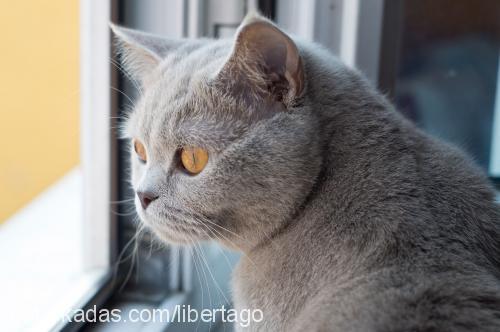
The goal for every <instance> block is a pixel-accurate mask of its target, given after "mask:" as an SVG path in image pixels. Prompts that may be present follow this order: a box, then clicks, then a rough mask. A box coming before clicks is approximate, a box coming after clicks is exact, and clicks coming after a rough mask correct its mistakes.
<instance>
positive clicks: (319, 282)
mask: <svg viewBox="0 0 500 332" xmlns="http://www.w3.org/2000/svg"><path fill="white" fill-rule="evenodd" d="M112 28H113V30H114V33H115V35H116V39H117V45H118V51H119V53H120V54H121V59H122V62H123V65H124V67H125V68H126V70H127V72H128V73H130V75H131V76H132V78H133V79H134V80H136V81H137V82H139V84H140V88H141V90H142V94H141V97H140V99H139V101H138V102H137V105H136V107H135V109H134V110H133V111H132V112H131V114H130V115H129V118H128V120H127V122H126V127H125V130H124V131H125V135H126V137H128V138H130V139H131V142H132V143H131V147H132V148H131V150H132V151H131V163H132V166H131V167H132V185H133V188H134V190H135V192H136V193H137V195H136V197H135V205H136V209H137V213H138V215H139V216H140V219H141V220H142V222H143V223H144V224H145V225H147V226H148V227H149V228H151V229H152V230H153V231H154V233H155V234H157V235H158V237H160V238H161V239H162V240H164V241H166V242H169V243H184V244H190V243H193V241H205V240H216V241H219V242H220V243H222V244H224V245H225V246H228V247H230V248H232V249H235V250H239V251H240V252H242V258H241V260H240V262H239V263H238V266H237V267H236V269H235V271H234V275H233V293H234V294H233V296H234V303H235V308H236V309H238V310H241V309H245V308H254V309H255V308H257V309H260V310H262V312H263V315H264V317H263V320H262V321H261V322H252V323H251V324H250V326H248V327H247V328H244V327H241V326H238V325H236V328H237V329H238V330H250V331H471V330H481V331H500V210H499V206H498V205H497V203H496V202H495V192H494V190H493V188H492V186H491V185H490V183H489V182H488V179H487V178H486V176H485V175H484V174H483V172H482V171H481V170H480V169H479V168H478V167H477V166H476V165H475V164H474V163H473V162H472V161H470V159H469V158H468V157H467V156H465V155H464V154H463V153H462V152H461V151H460V150H458V149H457V148H455V147H452V146H450V145H448V144H446V143H443V142H440V141H438V140H436V139H434V138H431V137H429V136H428V135H426V134H425V133H424V132H422V131H421V130H419V129H417V128H416V126H415V125H414V124H412V123H410V122H409V121H408V120H406V119H405V118H404V117H403V116H402V115H400V114H399V113H398V112H397V111H396V110H395V109H394V107H393V106H392V105H391V104H390V103H389V102H388V100H387V99H386V98H385V97H384V96H382V95H381V94H380V93H379V92H377V91H376V89H375V88H374V87H373V86H372V85H371V84H370V83H368V81H367V80H366V79H365V78H364V77H363V76H362V74H360V73H359V72H357V71H356V70H354V69H351V68H348V67H346V66H345V65H343V64H342V63H341V62H340V61H339V60H338V59H337V58H336V57H335V56H333V55H331V54H329V53H328V52H327V51H326V50H325V49H323V48H322V47H321V46H319V45H316V44H314V43H310V42H307V41H301V40H299V39H297V38H292V37H290V36H288V35H287V34H286V33H285V32H283V31H282V30H280V29H279V28H278V27H277V26H276V25H275V24H274V23H272V22H271V21H269V20H267V19H266V18H264V17H262V16H260V15H259V14H251V15H248V16H247V17H246V18H245V19H244V21H243V22H242V23H241V25H240V27H239V28H238V30H237V33H236V36H235V38H234V40H213V39H198V40H189V39H172V40H168V39H164V38H161V37H157V36H153V35H150V34H146V33H143V32H139V31H134V30H130V29H126V28H121V27H117V26H112Z"/></svg>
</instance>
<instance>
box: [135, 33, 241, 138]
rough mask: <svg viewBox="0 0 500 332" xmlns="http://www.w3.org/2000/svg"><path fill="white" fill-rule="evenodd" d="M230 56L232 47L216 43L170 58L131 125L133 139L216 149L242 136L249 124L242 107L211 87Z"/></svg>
mask: <svg viewBox="0 0 500 332" xmlns="http://www.w3.org/2000/svg"><path fill="white" fill-rule="evenodd" d="M229 52H230V44H228V43H224V42H212V43H206V44H202V45H199V47H197V48H195V47H192V48H188V49H185V50H184V52H180V53H179V54H173V55H171V56H168V57H167V58H165V60H164V61H163V63H162V64H161V66H160V68H159V70H158V72H157V75H158V77H156V78H155V81H154V82H153V83H152V84H151V86H149V87H148V89H147V90H146V91H145V92H144V95H143V96H142V97H141V99H140V101H139V103H138V104H137V106H136V108H135V110H134V112H133V114H132V116H131V118H130V120H129V121H130V123H129V134H130V136H133V137H140V138H141V139H143V140H146V141H151V142H154V141H158V140H161V141H168V142H172V143H174V142H175V143H176V144H188V143H190V144H196V142H197V141H198V142H205V143H206V144H212V145H216V143H217V142H222V143H223V141H227V140H229V139H231V138H232V137H236V136H238V135H240V134H241V132H242V131H243V128H244V127H246V126H247V123H245V121H243V119H240V117H239V116H237V114H235V113H236V112H238V105H237V103H236V102H235V101H234V100H232V99H231V98H230V97H229V96H227V95H223V94H221V93H220V91H218V90H217V88H216V87H214V86H213V85H212V84H211V81H212V80H213V79H214V78H215V75H216V74H217V72H218V71H219V70H220V68H221V66H222V65H223V64H224V62H225V60H226V58H227V56H228V54H229Z"/></svg>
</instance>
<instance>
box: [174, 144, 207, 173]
mask: <svg viewBox="0 0 500 332" xmlns="http://www.w3.org/2000/svg"><path fill="white" fill-rule="evenodd" d="M181 163H182V166H183V167H184V169H185V170H186V171H187V172H188V173H189V174H192V175H196V174H198V173H200V172H201V171H202V170H203V169H204V168H205V166H206V165H207V163H208V152H207V150H205V149H202V148H183V149H181Z"/></svg>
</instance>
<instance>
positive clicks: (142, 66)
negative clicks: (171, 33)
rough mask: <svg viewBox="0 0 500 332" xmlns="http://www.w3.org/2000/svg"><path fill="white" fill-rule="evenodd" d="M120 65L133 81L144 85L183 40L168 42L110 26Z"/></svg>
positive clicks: (143, 33) (156, 37) (149, 35)
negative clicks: (168, 54)
mask: <svg viewBox="0 0 500 332" xmlns="http://www.w3.org/2000/svg"><path fill="white" fill-rule="evenodd" d="M110 28H111V30H112V31H113V33H114V35H115V39H116V46H117V52H118V54H119V55H120V57H121V61H122V64H123V66H124V68H125V70H126V71H127V73H129V74H130V75H131V76H132V78H133V79H135V80H137V81H139V82H141V84H145V82H147V80H148V77H149V76H150V74H151V73H152V72H153V70H154V69H155V68H157V67H158V65H159V64H160V62H161V60H162V59H163V58H164V57H165V56H166V54H167V53H169V52H171V51H172V50H173V49H175V48H177V47H179V46H180V45H181V44H182V43H184V41H183V40H181V39H179V40H169V39H166V38H163V37H159V36H156V35H153V34H149V33H145V32H141V31H137V30H133V29H127V28H123V27H119V26H116V25H114V24H110Z"/></svg>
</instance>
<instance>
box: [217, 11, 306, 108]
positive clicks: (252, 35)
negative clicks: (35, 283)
mask: <svg viewBox="0 0 500 332" xmlns="http://www.w3.org/2000/svg"><path fill="white" fill-rule="evenodd" d="M219 77H220V79H221V80H225V81H226V82H228V83H229V84H231V85H232V86H233V87H235V88H236V89H237V90H241V89H244V90H246V91H249V90H248V88H250V89H251V91H254V92H260V93H263V94H264V95H265V96H266V97H268V96H270V97H271V98H273V99H275V100H278V101H281V102H283V103H285V104H287V103H289V102H291V101H293V100H294V99H295V98H297V97H299V96H300V95H301V94H302V93H303V90H304V67H303V64H302V60H301V57H300V54H299V51H298V49H297V46H296V45H295V43H294V42H293V40H292V39H291V38H290V37H289V36H287V35H286V34H285V33H284V32H283V31H281V30H280V29H278V28H277V27H276V26H275V25H274V24H273V23H271V22H270V21H269V20H267V19H265V18H263V17H262V16H259V15H258V14H250V15H248V16H247V17H246V18H245V19H244V20H243V22H242V24H241V25H240V27H239V29H238V32H237V35H236V39H235V43H234V47H233V51H232V54H231V56H230V58H229V59H228V61H227V62H226V64H225V65H224V67H223V68H222V70H221V71H220V73H219ZM240 92H243V91H240ZM243 93H244V92H243Z"/></svg>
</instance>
